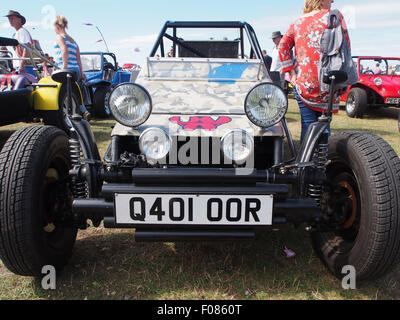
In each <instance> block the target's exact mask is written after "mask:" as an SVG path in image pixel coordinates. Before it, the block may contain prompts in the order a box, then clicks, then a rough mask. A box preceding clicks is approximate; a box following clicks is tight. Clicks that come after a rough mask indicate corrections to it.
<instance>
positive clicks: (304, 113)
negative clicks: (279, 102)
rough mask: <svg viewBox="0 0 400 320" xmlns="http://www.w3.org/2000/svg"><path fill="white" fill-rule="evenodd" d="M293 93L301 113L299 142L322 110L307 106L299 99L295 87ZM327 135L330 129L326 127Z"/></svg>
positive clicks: (320, 114)
mask: <svg viewBox="0 0 400 320" xmlns="http://www.w3.org/2000/svg"><path fill="white" fill-rule="evenodd" d="M293 93H294V98H295V99H296V101H297V104H298V105H299V108H300V115H301V139H300V142H301V143H302V142H303V140H304V137H305V135H306V133H307V130H308V127H309V126H310V125H311V124H312V123H314V122H317V121H318V118H319V117H320V116H322V112H318V111H314V110H312V109H310V108H308V107H307V106H306V105H305V104H304V102H303V101H302V100H301V99H300V97H299V94H298V93H297V91H296V88H294V90H293ZM327 133H328V134H329V136H330V135H331V129H330V128H329V127H328V132H327Z"/></svg>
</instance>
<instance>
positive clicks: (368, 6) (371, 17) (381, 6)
mask: <svg viewBox="0 0 400 320" xmlns="http://www.w3.org/2000/svg"><path fill="white" fill-rule="evenodd" d="M343 11H344V13H347V14H348V15H347V16H346V15H345V17H346V20H351V23H352V28H351V29H358V28H363V29H370V28H390V27H398V26H400V22H399V19H396V18H395V17H396V16H398V15H399V14H400V1H398V0H396V1H393V0H390V1H380V2H377V1H375V2H366V3H363V4H360V5H357V6H349V5H348V6H345V7H344V8H343Z"/></svg>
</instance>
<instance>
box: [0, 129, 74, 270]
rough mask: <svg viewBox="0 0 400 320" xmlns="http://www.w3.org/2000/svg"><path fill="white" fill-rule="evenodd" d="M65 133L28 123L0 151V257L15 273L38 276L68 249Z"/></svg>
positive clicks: (69, 251) (69, 207)
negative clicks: (27, 125)
mask: <svg viewBox="0 0 400 320" xmlns="http://www.w3.org/2000/svg"><path fill="white" fill-rule="evenodd" d="M69 169H70V157H69V147H68V137H67V135H66V134H65V133H64V132H63V131H61V130H60V129H58V128H55V127H47V126H33V127H28V128H24V129H21V130H19V131H17V132H15V133H14V134H13V135H12V136H11V137H10V139H9V140H8V141H7V143H6V145H5V146H4V148H3V150H2V151H1V153H0V185H1V190H0V258H1V260H2V261H3V263H4V265H5V266H6V267H7V268H8V269H9V270H10V271H12V272H14V273H15V274H19V275H24V276H40V275H41V270H42V268H43V266H46V265H50V266H54V267H55V268H56V270H60V269H62V267H63V266H65V265H66V264H67V262H68V260H69V258H70V256H71V254H72V248H73V246H74V243H75V239H76V235H77V229H76V228H73V227H70V226H68V223H67V221H69V220H70V218H71V215H72V201H73V195H72V191H71V187H70V185H71V184H70V180H69Z"/></svg>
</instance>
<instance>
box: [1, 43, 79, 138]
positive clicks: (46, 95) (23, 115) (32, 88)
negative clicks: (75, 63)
mask: <svg viewBox="0 0 400 320" xmlns="http://www.w3.org/2000/svg"><path fill="white" fill-rule="evenodd" d="M17 45H20V46H22V47H24V48H25V49H27V50H28V53H29V56H30V57H29V58H27V59H28V60H30V63H31V65H34V70H35V74H36V77H35V76H33V75H31V74H24V75H19V74H15V73H12V70H10V69H9V68H8V65H9V64H8V62H9V61H12V60H13V59H14V58H12V57H6V55H7V54H6V55H4V56H3V57H0V61H2V62H3V63H2V64H1V65H0V69H1V70H2V73H1V74H0V85H1V90H0V105H1V107H2V111H3V112H2V113H1V115H0V126H6V125H9V124H14V123H18V122H28V123H29V122H37V121H40V119H42V120H43V122H44V123H45V124H47V125H54V126H57V127H59V128H61V129H63V130H65V131H69V128H70V125H69V124H68V123H69V118H68V116H67V114H68V111H67V110H66V109H67V89H66V86H65V85H62V84H60V83H57V82H55V81H53V80H52V79H51V77H42V75H41V73H40V72H39V69H40V67H41V66H42V63H47V64H49V66H51V67H53V68H54V69H56V68H57V66H56V65H54V64H53V63H52V62H51V61H49V60H48V59H46V57H45V56H44V55H43V53H42V52H40V51H38V50H37V49H36V48H29V47H27V46H25V45H24V44H19V43H18V41H17V40H14V39H8V38H0V46H17ZM36 45H37V44H36ZM72 86H73V90H72V94H71V98H72V102H73V104H74V105H80V104H82V98H81V92H80V89H79V86H78V85H77V84H76V83H73V84H72Z"/></svg>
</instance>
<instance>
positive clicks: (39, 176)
mask: <svg viewBox="0 0 400 320" xmlns="http://www.w3.org/2000/svg"><path fill="white" fill-rule="evenodd" d="M196 29H202V32H199V31H198V30H196ZM193 30H195V32H193ZM221 30H223V32H224V35H225V32H226V33H228V32H229V33H230V34H233V35H232V38H233V40H223V41H218V40H209V39H210V37H208V36H207V37H205V39H208V40H193V39H188V38H187V37H188V36H187V34H188V35H189V36H190V35H193V34H199V33H202V34H204V33H206V31H207V32H209V33H211V34H210V36H213V37H214V39H215V37H217V36H218V35H220V34H221ZM196 31H197V32H196ZM185 38H186V40H185ZM169 46H171V47H172V48H170V47H169ZM167 51H169V52H170V55H169V56H167ZM171 53H172V54H171ZM246 56H248V57H253V59H249V58H246ZM53 78H54V80H55V81H58V82H61V83H67V84H68V83H71V81H73V80H74V79H73V74H70V73H68V72H66V71H62V72H59V73H56V74H54V75H53ZM346 78H347V75H346V74H344V73H343V72H339V71H332V72H330V73H329V74H327V75H326V77H325V79H324V81H325V82H326V83H329V84H330V85H331V100H330V101H331V105H332V101H333V98H334V88H335V85H336V84H338V83H341V82H343V81H345V80H346ZM287 107H288V100H287V98H286V95H285V93H284V92H283V90H282V89H281V88H280V87H278V86H276V85H274V84H273V83H272V81H271V79H270V76H269V74H268V71H267V68H266V65H265V63H264V60H263V56H262V51H261V49H260V46H259V43H258V40H257V37H256V34H255V32H254V30H253V28H252V27H251V26H250V25H249V24H247V23H245V22H167V23H166V24H165V25H164V27H163V29H162V31H161V33H160V35H159V37H158V40H157V42H156V44H155V46H154V48H153V50H152V51H151V54H150V56H149V58H148V59H147V62H146V64H145V65H144V66H143V68H142V71H141V73H140V74H139V76H138V79H137V81H136V82H135V83H125V84H121V85H119V86H117V87H116V88H114V89H113V91H112V93H111V95H110V110H111V112H112V114H113V116H114V118H115V119H116V121H117V123H116V125H115V127H114V129H113V131H112V134H111V142H110V146H109V149H108V151H107V153H106V155H105V158H104V160H103V161H101V159H100V156H99V152H98V149H97V146H96V142H95V139H94V137H93V134H92V131H91V129H90V126H89V124H88V123H87V122H86V121H85V120H82V117H81V116H79V115H78V114H77V111H76V109H77V107H76V106H75V107H74V108H73V112H72V113H71V114H70V121H71V123H72V126H71V130H70V137H68V136H67V135H66V134H65V133H64V132H63V131H61V130H59V129H57V128H54V127H30V128H25V129H22V130H21V131H18V132H16V133H15V134H14V135H13V136H12V137H11V138H10V139H9V140H8V142H7V144H6V145H5V147H4V148H3V150H2V152H1V154H0V184H1V193H0V213H1V214H0V258H1V260H2V261H3V263H4V264H5V266H6V267H7V268H9V269H10V270H11V271H12V272H14V273H16V274H21V275H40V271H41V268H42V267H43V265H53V266H55V267H56V268H58V269H60V268H62V267H63V266H64V265H65V264H66V263H67V262H68V260H69V258H70V256H71V254H72V249H73V245H74V241H75V238H76V234H77V230H78V229H86V228H87V227H88V220H91V221H92V224H93V226H95V227H98V226H100V224H101V223H102V222H103V223H104V227H106V228H134V229H135V239H136V241H167V242H171V241H178V240H199V241H200V240H233V239H237V240H243V239H252V238H254V237H255V235H256V231H257V230H260V229H264V228H268V227H271V226H273V225H278V224H284V223H293V224H295V225H297V226H298V225H300V224H304V226H305V227H306V229H307V230H308V231H309V232H310V236H311V241H312V243H313V245H314V248H315V251H316V252H317V254H318V255H319V256H320V258H321V259H322V261H324V263H325V264H326V265H327V266H328V268H329V269H330V270H331V271H332V272H333V273H334V274H335V275H336V276H338V277H341V276H342V268H343V267H344V266H347V265H352V266H354V267H355V269H356V272H357V277H358V279H371V278H375V277H378V276H381V275H383V274H384V273H386V272H387V271H388V270H390V268H391V267H393V266H394V265H395V264H396V263H397V262H398V261H399V256H400V216H399V209H400V208H399V205H400V203H399V201H400V160H399V157H398V156H397V155H396V153H395V152H394V151H393V149H392V148H391V147H390V146H389V145H388V144H387V143H386V142H385V141H384V140H382V139H381V138H379V137H377V136H375V135H372V134H369V133H365V132H341V133H338V134H336V135H334V136H332V137H328V133H327V128H328V126H329V124H330V121H331V119H332V111H331V109H332V108H330V109H329V111H328V112H327V113H326V114H324V115H322V116H321V117H320V118H319V120H318V122H316V123H314V124H312V125H311V126H310V129H309V131H308V132H307V135H306V137H305V140H304V142H303V143H302V145H301V147H300V149H299V150H298V151H297V150H296V148H295V144H294V143H293V139H292V137H291V135H290V132H289V130H288V126H287V123H286V119H285V114H286V112H287ZM285 143H287V144H288V146H289V148H288V149H289V152H288V155H286V156H285V155H284V144H285ZM265 245H266V246H268V243H266V244H265Z"/></svg>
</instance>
